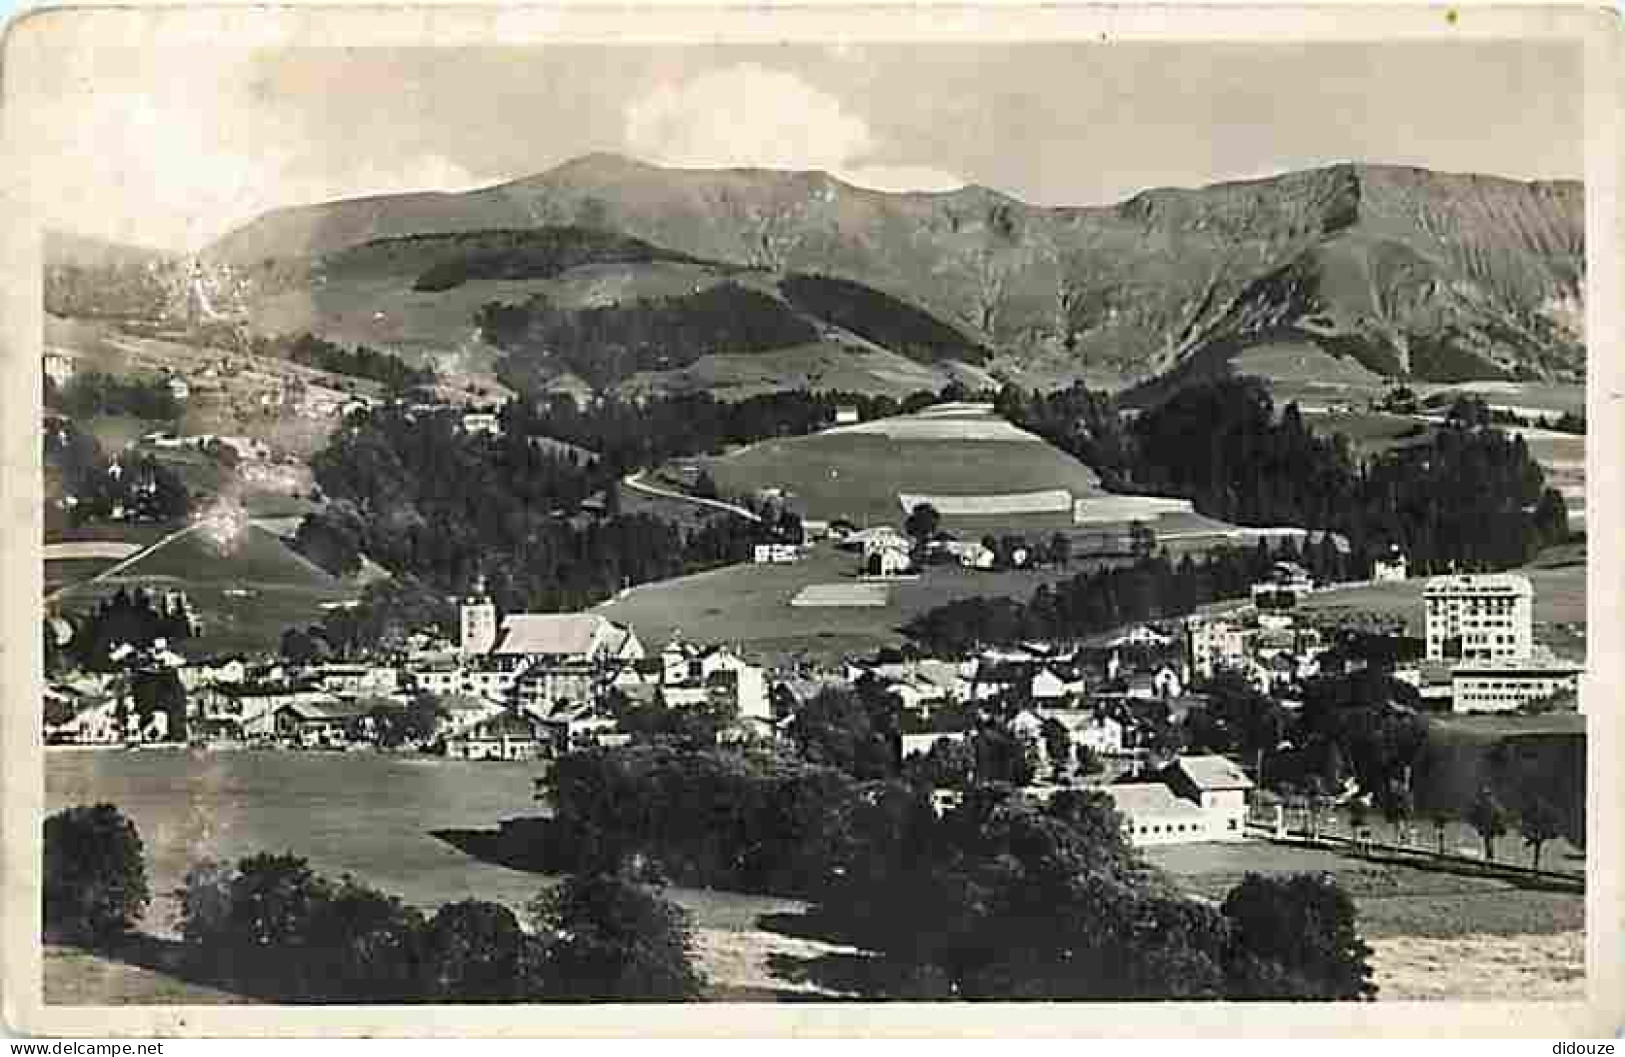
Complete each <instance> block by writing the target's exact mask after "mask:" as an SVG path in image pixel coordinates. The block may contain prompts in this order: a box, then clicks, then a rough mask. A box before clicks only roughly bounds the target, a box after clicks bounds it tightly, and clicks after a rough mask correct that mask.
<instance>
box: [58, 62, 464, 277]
mask: <svg viewBox="0 0 1625 1057" xmlns="http://www.w3.org/2000/svg"><path fill="white" fill-rule="evenodd" d="M124 62H125V65H123V66H121V67H119V68H117V69H116V70H111V71H106V72H104V73H103V74H102V75H101V76H100V77H99V78H93V77H90V76H88V75H87V76H83V77H80V78H75V79H73V80H71V81H70V82H69V85H70V87H69V88H68V89H66V90H63V91H60V92H58V93H56V94H55V95H54V96H52V97H51V98H49V99H48V100H46V101H45V104H44V106H43V107H42V108H41V111H42V112H41V114H40V116H39V123H38V125H37V126H36V127H37V128H38V130H39V135H38V142H40V144H41V149H40V151H39V157H40V159H41V162H42V167H43V175H42V178H41V181H40V186H38V187H37V188H36V189H35V193H36V195H37V199H36V200H37V201H39V203H40V210H41V213H42V214H43V218H44V220H45V222H46V225H47V226H48V227H53V228H59V229H63V230H68V231H79V232H84V233H86V234H95V235H101V236H104V237H108V238H113V239H116V240H119V241H126V242H134V243H145V244H154V245H161V246H166V247H170V248H176V249H196V248H199V247H201V246H202V245H203V244H205V243H207V242H208V241H210V240H211V239H213V238H215V237H217V236H218V235H220V234H221V233H222V232H223V231H224V230H226V229H228V228H230V227H232V226H234V225H236V224H239V223H242V222H245V221H247V220H250V219H252V218H254V217H255V216H258V215H259V214H261V213H263V212H265V211H266V210H268V209H272V208H275V207H278V206H284V205H289V204H297V203H304V202H317V201H326V200H331V199H335V198H342V197H350V196H355V195H367V194H386V193H391V192H397V191H416V190H464V189H467V188H470V187H476V186H480V185H481V184H483V183H489V182H490V179H486V178H482V176H481V175H480V174H476V173H474V172H471V171H469V170H468V169H467V168H465V167H464V166H462V165H460V164H458V163H456V162H454V161H452V160H451V159H449V158H447V157H445V156H444V155H442V154H441V153H439V152H438V150H437V149H436V148H435V147H434V146H433V145H432V144H431V145H419V144H410V145H404V146H403V147H401V148H399V149H396V150H394V151H380V150H365V149H352V150H339V149H335V148H334V147H333V146H332V145H331V144H332V142H333V137H331V136H323V135H322V133H323V131H324V125H323V114H322V113H321V112H319V111H317V110H315V109H313V108H311V107H309V106H307V105H304V100H303V99H301V98H294V99H283V98H281V97H279V96H277V95H275V94H272V95H266V94H262V93H256V92H255V90H254V88H253V77H252V74H253V71H254V65H253V61H252V56H251V55H249V54H248V53H245V52H227V53H224V54H220V55H215V54H209V53H206V54H199V55H196V56H193V55H191V54H188V55H187V56H186V58H185V60H184V61H181V60H180V59H179V58H178V57H177V56H176V55H175V54H174V53H165V52H153V53H151V54H142V55H139V56H133V57H124ZM97 89H100V90H97Z"/></svg>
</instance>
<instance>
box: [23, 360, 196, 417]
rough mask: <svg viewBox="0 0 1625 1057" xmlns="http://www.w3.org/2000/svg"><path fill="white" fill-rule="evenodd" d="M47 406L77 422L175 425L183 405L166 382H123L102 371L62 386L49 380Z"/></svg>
mask: <svg viewBox="0 0 1625 1057" xmlns="http://www.w3.org/2000/svg"><path fill="white" fill-rule="evenodd" d="M45 406H46V407H48V408H54V409H55V410H58V411H61V412H62V413H63V414H65V415H72V416H73V417H75V418H89V417H91V416H92V415H129V416H131V417H133V418H145V419H151V420H154V421H159V422H172V421H174V420H175V419H177V418H179V417H180V415H181V405H180V401H179V400H177V399H175V394H174V393H172V392H170V390H169V383H168V381H167V380H166V379H163V378H119V377H116V376H114V375H111V374H106V373H103V372H101V371H80V372H77V373H75V374H74V375H73V376H72V377H70V378H68V379H67V380H66V381H65V382H63V383H61V384H60V385H58V384H57V382H56V380H55V379H54V378H52V377H51V376H50V375H46V376H45Z"/></svg>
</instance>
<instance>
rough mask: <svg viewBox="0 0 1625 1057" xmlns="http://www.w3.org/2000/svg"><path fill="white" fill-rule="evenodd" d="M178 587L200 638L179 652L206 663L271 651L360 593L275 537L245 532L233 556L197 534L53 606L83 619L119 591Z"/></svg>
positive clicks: (250, 528) (78, 586)
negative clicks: (211, 657)
mask: <svg viewBox="0 0 1625 1057" xmlns="http://www.w3.org/2000/svg"><path fill="white" fill-rule="evenodd" d="M136 586H145V587H149V588H179V589H182V590H184V591H185V592H186V594H187V597H188V598H189V599H190V600H191V602H192V605H193V607H194V609H196V611H197V613H198V616H199V617H200V619H201V620H202V621H203V633H202V635H200V636H198V637H197V638H194V639H189V640H187V641H186V642H184V643H182V644H180V646H179V647H178V648H179V649H180V650H181V652H183V653H186V654H189V655H197V656H206V655H208V654H210V653H226V652H236V651H245V652H253V651H259V650H273V651H274V650H275V649H277V647H278V646H279V644H280V642H281V638H282V632H283V631H284V630H286V629H287V628H288V627H291V626H293V625H295V624H300V625H303V624H311V623H314V622H316V621H317V620H319V619H320V618H321V615H322V609H321V606H322V604H323V603H328V602H338V601H343V600H345V599H348V598H351V597H353V596H354V595H355V594H357V593H358V588H355V587H353V586H351V585H349V584H346V583H344V582H343V581H341V580H338V579H336V578H334V577H332V576H330V575H328V574H327V573H326V572H324V571H322V570H321V569H320V568H318V567H316V566H315V565H313V564H311V563H310V562H309V561H307V560H306V559H305V558H303V557H301V556H300V555H298V554H295V553H294V552H293V551H292V550H290V549H289V548H288V547H287V545H286V544H285V543H284V542H283V541H282V540H281V539H279V538H278V537H277V536H276V535H274V534H273V533H271V532H269V531H267V530H266V529H264V528H260V527H258V526H255V525H249V526H247V527H246V528H245V529H244V530H243V532H242V534H241V535H240V537H239V538H238V541H237V543H236V544H235V546H234V547H233V549H231V550H227V551H217V550H216V549H215V548H214V547H212V546H211V545H210V544H209V543H208V542H206V540H205V539H204V537H203V536H202V535H201V534H200V533H198V532H189V533H187V534H186V535H184V536H179V537H177V538H175V539H174V540H173V541H172V542H169V543H166V544H163V545H162V546H159V547H156V548H155V549H153V550H152V551H151V552H150V553H149V554H148V555H147V556H146V557H143V558H140V559H138V560H136V561H135V562H134V563H133V564H131V565H129V566H127V567H126V568H124V569H121V570H120V571H119V572H118V573H117V574H116V575H113V576H110V577H107V578H106V579H102V580H97V581H95V582H94V583H81V584H76V585H75V586H73V587H70V588H68V589H67V590H66V591H64V592H63V593H62V595H61V596H60V597H59V599H58V602H59V604H60V605H61V607H62V609H63V610H65V611H67V612H87V611H89V610H90V609H92V608H93V607H94V606H95V605H96V603H97V602H98V601H99V600H100V599H102V598H105V597H106V596H108V595H111V594H112V593H113V592H115V591H117V590H118V589H119V588H120V587H136Z"/></svg>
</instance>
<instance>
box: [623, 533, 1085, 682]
mask: <svg viewBox="0 0 1625 1057" xmlns="http://www.w3.org/2000/svg"><path fill="white" fill-rule="evenodd" d="M859 564H860V560H859V558H858V556H857V555H856V554H851V553H845V552H842V551H838V550H836V549H835V548H834V547H832V546H829V545H827V544H826V545H820V546H818V547H816V548H814V549H813V550H812V552H811V553H810V554H809V555H808V556H807V557H806V558H804V559H803V560H802V561H800V562H797V563H796V564H794V565H750V564H745V565H731V566H728V567H726V568H722V569H715V570H712V571H710V572H703V573H697V574H695V575H693V576H685V577H680V578H678V579H675V580H665V581H662V582H660V583H654V584H646V585H644V586H641V587H637V588H634V589H633V590H632V591H631V593H630V594H628V595H626V596H625V597H623V598H619V599H616V600H613V601H610V602H605V603H604V604H603V605H600V606H598V607H597V610H596V611H597V612H600V613H603V614H604V615H605V616H607V617H611V618H612V619H615V620H618V621H621V622H623V623H627V624H630V625H631V626H632V627H633V628H634V629H636V631H637V633H638V637H639V638H640V639H642V640H643V643H644V645H645V646H649V647H653V646H655V645H658V644H662V643H664V642H665V641H666V640H667V639H668V638H670V637H671V635H672V633H673V632H675V631H679V630H680V631H681V632H682V633H683V636H684V637H685V638H688V639H690V640H693V641H696V642H729V643H736V644H739V645H742V646H744V647H745V648H746V649H747V650H749V651H750V652H752V653H754V654H756V655H758V656H761V657H766V658H780V657H788V656H792V655H795V654H797V653H806V654H808V655H811V656H815V657H827V658H831V659H838V658H839V657H840V656H842V655H843V654H845V653H848V652H869V651H872V650H874V649H877V648H879V647H881V646H890V645H897V644H899V643H901V642H903V641H904V639H903V636H902V634H901V633H900V632H899V631H898V630H897V629H898V628H899V627H900V626H901V625H903V624H905V623H907V622H908V621H909V620H910V619H912V618H913V617H915V616H917V615H918V614H920V613H923V612H925V611H926V610H928V609H931V608H933V607H935V606H939V605H942V604H944V603H945V602H949V601H952V600H954V599H957V598H967V597H970V596H973V595H987V596H1007V597H1014V598H1019V599H1021V600H1022V601H1025V600H1027V598H1029V597H1030V596H1031V595H1032V593H1033V591H1034V590H1035V589H1036V588H1037V587H1038V585H1039V584H1041V583H1053V582H1055V581H1057V580H1061V579H1066V578H1068V577H1071V576H1074V575H1076V574H1077V573H1079V572H1081V571H1082V570H1083V569H1084V568H1086V566H1085V565H1084V563H1082V562H1074V563H1072V567H1071V568H1070V569H1068V570H1065V571H1057V570H1046V571H1043V572H973V571H967V570H964V569H960V568H959V567H957V566H931V567H929V568H928V569H927V570H926V572H925V574H924V575H923V576H921V577H920V578H919V579H916V580H900V581H897V582H893V583H889V584H887V588H888V593H889V598H890V604H888V605H886V606H876V607H859V608H845V607H828V608H820V607H807V608H796V607H792V606H791V605H790V599H791V598H793V597H795V595H796V594H797V593H798V592H800V591H801V589H802V588H804V587H807V586H809V585H811V584H821V583H838V582H842V581H850V582H853V583H856V582H857V581H856V574H857V571H858V566H859Z"/></svg>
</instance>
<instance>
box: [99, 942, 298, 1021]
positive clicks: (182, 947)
mask: <svg viewBox="0 0 1625 1057" xmlns="http://www.w3.org/2000/svg"><path fill="white" fill-rule="evenodd" d="M74 949H77V950H84V951H85V952H86V953H88V954H92V955H94V956H96V957H99V958H105V959H107V960H109V961H114V962H119V963H121V964H124V965H128V966H133V967H135V968H138V969H145V970H147V971H148V972H154V973H162V974H164V975H166V976H170V977H173V978H174V979H177V980H180V981H182V982H184V983H188V984H192V985H194V986H198V987H207V988H211V989H213V990H216V991H223V992H227V993H229V994H233V995H238V996H240V997H243V998H247V999H251V1000H254V1001H257V1002H268V1003H273V1004H282V1003H306V1004H312V1003H317V1002H320V1001H321V1000H320V999H314V998H312V997H310V987H311V981H310V969H309V965H308V964H307V963H306V960H305V959H304V958H302V957H300V956H299V955H300V953H302V952H294V951H290V952H286V953H285V954H274V953H271V952H267V951H255V952H249V951H237V952H231V953H226V954H214V955H205V954H203V952H202V951H200V950H199V949H198V948H196V947H193V946H190V945H188V944H185V943H182V942H181V941H179V940H172V939H163V938H161V937H158V936H153V935H149V934H148V933H145V932H137V933H131V934H130V935H128V936H125V937H124V938H122V939H121V940H119V941H117V942H115V943H111V944H109V945H107V946H104V947H93V948H90V947H87V948H74Z"/></svg>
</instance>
